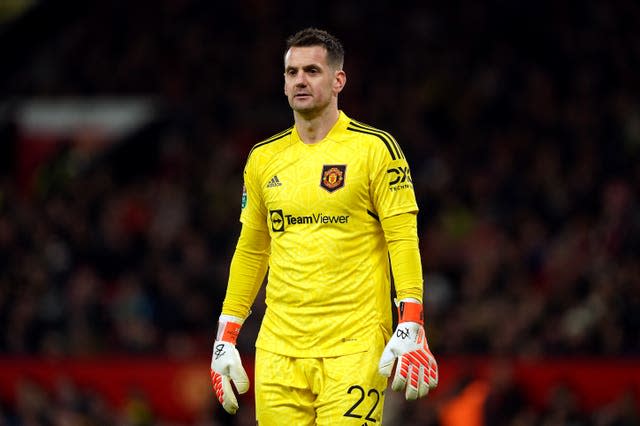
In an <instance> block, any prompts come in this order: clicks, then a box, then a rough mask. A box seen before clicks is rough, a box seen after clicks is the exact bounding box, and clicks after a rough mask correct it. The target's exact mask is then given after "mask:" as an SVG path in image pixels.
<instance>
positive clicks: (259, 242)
mask: <svg viewBox="0 0 640 426" xmlns="http://www.w3.org/2000/svg"><path fill="white" fill-rule="evenodd" d="M269 246H270V238H269V233H268V232H267V231H262V230H256V229H252V228H249V227H247V226H243V227H242V230H241V231H240V237H239V238H238V244H237V246H236V250H235V253H234V255H233V259H232V260H231V267H230V270H229V281H228V284H227V293H226V295H225V299H224V303H223V304H222V314H223V315H232V316H235V317H239V318H243V319H244V318H246V317H247V316H248V315H249V311H250V309H251V305H253V301H254V300H255V298H256V295H257V294H258V291H259V290H260V286H261V285H262V281H263V280H264V276H265V273H266V271H267V266H268V263H269Z"/></svg>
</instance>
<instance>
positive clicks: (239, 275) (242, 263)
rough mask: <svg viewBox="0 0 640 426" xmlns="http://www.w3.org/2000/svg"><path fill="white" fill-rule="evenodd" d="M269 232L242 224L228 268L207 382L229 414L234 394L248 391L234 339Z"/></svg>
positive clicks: (265, 255)
mask: <svg viewBox="0 0 640 426" xmlns="http://www.w3.org/2000/svg"><path fill="white" fill-rule="evenodd" d="M269 246H270V239H269V233H268V232H267V231H264V230H257V229H253V228H251V227H249V226H246V225H243V227H242V230H241V231H240V237H239V238H238V244H237V246H236V250H235V253H234V255H233V259H232V260H231V268H230V271H229V283H228V285H227V293H226V296H225V299H224V303H223V305H222V315H220V318H219V320H218V331H217V333H216V341H215V342H214V344H213V354H212V356H211V383H212V384H213V390H214V391H215V393H216V396H217V398H218V400H219V401H220V403H221V404H222V406H223V407H224V409H225V410H226V411H227V412H228V413H231V414H235V412H236V411H237V410H238V400H237V399H236V396H235V394H234V392H233V389H232V387H231V381H233V383H234V384H235V386H236V389H237V391H238V393H245V392H246V391H248V390H249V378H248V376H247V373H246V372H245V370H244V368H243V367H242V362H241V360H240V354H239V353H238V350H237V349H236V347H235V345H236V339H237V337H238V334H239V333H240V329H241V327H242V324H243V323H244V320H245V318H246V317H247V316H248V315H249V311H250V308H251V305H252V304H253V301H254V300H255V298H256V294H257V293H258V290H260V286H261V285H262V281H263V280H264V276H265V273H266V271H267V264H268V260H269Z"/></svg>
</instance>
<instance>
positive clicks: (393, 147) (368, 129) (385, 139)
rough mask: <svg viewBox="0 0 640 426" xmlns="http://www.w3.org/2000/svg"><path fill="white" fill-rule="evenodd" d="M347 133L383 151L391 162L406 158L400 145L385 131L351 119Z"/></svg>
mask: <svg viewBox="0 0 640 426" xmlns="http://www.w3.org/2000/svg"><path fill="white" fill-rule="evenodd" d="M346 131H347V133H352V134H353V135H356V136H358V137H359V138H361V139H364V140H366V141H368V143H369V144H371V145H372V147H373V149H377V150H382V151H384V152H385V153H386V155H388V156H389V157H390V158H391V160H398V159H402V158H404V154H403V153H402V150H401V149H400V145H398V142H396V139H395V138H394V137H393V136H392V135H391V134H390V133H389V132H386V131H384V130H381V129H378V128H376V127H373V126H370V125H368V124H364V123H361V122H359V121H356V120H353V119H350V120H349V124H348V125H347V129H346Z"/></svg>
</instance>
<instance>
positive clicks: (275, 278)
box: [240, 111, 418, 357]
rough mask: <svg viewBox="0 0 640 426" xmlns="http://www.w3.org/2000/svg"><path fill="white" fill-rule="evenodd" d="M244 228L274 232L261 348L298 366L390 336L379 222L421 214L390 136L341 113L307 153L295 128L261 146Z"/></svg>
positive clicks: (249, 177)
mask: <svg viewBox="0 0 640 426" xmlns="http://www.w3.org/2000/svg"><path fill="white" fill-rule="evenodd" d="M244 184H245V193H244V194H243V203H242V204H243V208H242V213H241V218H240V220H241V222H242V223H243V225H244V226H248V227H251V228H254V229H263V230H268V232H269V234H270V237H271V254H270V257H269V272H268V280H267V288H266V305H267V309H266V312H265V316H264V318H263V320H262V325H261V328H260V332H259V334H258V339H257V341H256V346H257V347H259V348H262V349H265V350H268V351H271V352H275V353H279V354H283V355H287V356H293V357H330V356H338V355H345V354H350V353H356V352H359V351H363V350H365V349H366V348H367V346H368V344H367V339H370V337H371V334H372V333H379V332H383V333H384V334H385V336H388V335H389V334H390V333H391V318H392V317H391V315H392V312H391V302H390V291H391V289H390V268H389V259H388V251H387V244H386V242H385V238H384V234H383V231H382V227H381V224H380V221H381V220H382V219H384V218H385V217H388V216H393V215H397V214H400V213H407V212H417V210H418V206H417V204H416V199H415V195H414V191H413V185H412V183H411V174H410V172H409V166H408V164H407V161H406V159H405V156H404V154H403V152H402V150H401V149H400V147H399V145H398V144H397V142H396V141H395V139H394V138H393V137H392V136H391V135H390V134H389V133H386V132H384V131H380V130H377V129H375V128H372V127H370V126H367V125H364V124H362V123H359V122H357V121H354V120H351V119H350V118H349V117H347V116H346V115H345V114H344V113H343V112H342V111H341V112H340V117H339V119H338V121H337V123H336V124H335V125H334V127H333V128H332V130H331V131H330V132H329V133H328V134H327V136H326V137H325V138H324V139H323V140H322V141H320V142H318V143H316V144H309V145H308V144H305V143H304V142H302V140H301V139H300V138H299V136H298V133H297V132H296V129H295V127H292V128H290V129H288V130H285V131H283V132H281V133H279V134H277V135H275V136H273V137H271V138H269V139H267V140H265V141H263V142H260V143H258V144H256V145H255V146H254V147H253V149H252V150H251V153H250V154H249V158H248V160H247V164H246V167H245V171H244Z"/></svg>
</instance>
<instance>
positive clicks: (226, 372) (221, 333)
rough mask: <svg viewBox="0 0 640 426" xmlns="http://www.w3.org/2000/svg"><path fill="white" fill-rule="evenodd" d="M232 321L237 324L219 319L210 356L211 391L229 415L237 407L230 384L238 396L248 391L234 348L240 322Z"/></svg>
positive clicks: (242, 369) (239, 360)
mask: <svg viewBox="0 0 640 426" xmlns="http://www.w3.org/2000/svg"><path fill="white" fill-rule="evenodd" d="M230 318H233V317H230ZM233 319H234V320H236V321H239V322H232V321H229V319H228V317H226V316H221V317H220V321H219V324H218V338H217V340H216V341H215V343H214V344H213V355H212V356H211V383H212V385H213V390H214V392H215V393H216V397H217V398H218V401H220V404H222V407H223V408H224V409H225V411H226V412H227V413H229V414H235V413H236V411H238V407H239V405H238V400H237V399H236V395H235V393H234V392H233V388H232V387H231V382H233V384H234V385H235V387H236V390H237V391H238V393H240V394H242V393H245V392H246V391H248V390H249V377H248V376H247V372H246V371H245V370H244V367H242V360H241V359H240V353H239V352H238V350H237V349H236V347H235V343H236V338H237V335H238V332H239V331H240V327H241V325H242V320H240V319H238V318H233Z"/></svg>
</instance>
